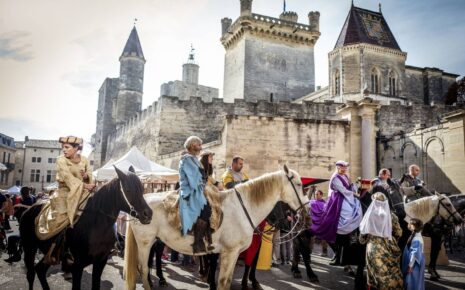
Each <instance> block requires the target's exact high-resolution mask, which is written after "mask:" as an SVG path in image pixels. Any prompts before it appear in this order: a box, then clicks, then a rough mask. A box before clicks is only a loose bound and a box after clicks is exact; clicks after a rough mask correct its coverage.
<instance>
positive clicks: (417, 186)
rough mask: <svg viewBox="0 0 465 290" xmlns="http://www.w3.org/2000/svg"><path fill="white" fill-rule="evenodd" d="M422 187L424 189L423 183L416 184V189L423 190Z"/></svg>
mask: <svg viewBox="0 0 465 290" xmlns="http://www.w3.org/2000/svg"><path fill="white" fill-rule="evenodd" d="M421 189H423V186H421V185H415V190H421Z"/></svg>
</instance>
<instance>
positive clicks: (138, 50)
mask: <svg viewBox="0 0 465 290" xmlns="http://www.w3.org/2000/svg"><path fill="white" fill-rule="evenodd" d="M124 56H137V57H140V58H144V53H143V52H142V46H141V45H140V41H139V35H137V30H136V27H135V26H134V28H133V29H132V30H131V34H130V35H129V38H128V41H127V42H126V45H125V46H124V50H123V53H122V54H121V57H124Z"/></svg>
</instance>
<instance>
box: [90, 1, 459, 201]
mask: <svg viewBox="0 0 465 290" xmlns="http://www.w3.org/2000/svg"><path fill="white" fill-rule="evenodd" d="M240 12H241V13H240V16H239V17H238V19H236V20H235V21H234V22H232V20H231V19H229V18H223V19H222V20H221V28H222V30H221V31H222V36H221V43H222V44H223V46H224V48H225V51H226V52H225V68H224V70H225V73H224V89H223V94H224V95H223V98H222V99H221V98H218V89H216V88H210V87H206V86H202V85H200V84H198V75H199V65H198V64H196V63H195V59H194V53H193V51H191V53H190V54H189V58H188V61H187V63H186V64H184V65H183V78H182V81H173V82H169V83H167V84H163V85H162V86H161V96H160V97H159V99H158V101H156V102H154V103H153V104H152V105H151V106H149V107H148V108H146V109H144V110H141V102H142V93H143V91H142V87H143V86H142V85H143V73H144V65H145V59H144V55H143V53H142V47H141V45H140V42H139V37H138V35H137V31H136V29H135V28H133V30H132V31H131V34H130V36H129V39H128V41H127V43H126V46H125V47H124V50H123V53H122V55H121V57H120V63H121V69H120V77H119V78H107V79H106V80H105V81H104V83H103V84H102V87H101V88H100V91H99V103H98V111H97V127H96V133H95V136H94V138H95V151H94V156H95V167H96V168H98V167H99V166H102V165H103V164H104V163H105V162H107V161H108V160H109V159H111V158H118V157H120V156H121V155H123V154H124V153H125V152H126V151H128V150H129V149H130V148H131V147H132V146H136V147H137V148H139V149H140V150H141V151H142V152H144V154H145V155H146V156H148V157H149V158H150V159H152V160H154V161H157V162H159V163H161V164H163V165H165V166H168V167H171V168H175V169H176V168H177V165H178V162H179V159H180V157H181V155H182V153H183V148H182V144H183V142H184V141H185V139H186V138H187V137H188V136H190V135H198V136H199V137H201V138H202V139H203V140H204V146H203V147H204V148H207V149H209V150H211V151H213V152H215V153H216V155H215V172H216V173H217V175H218V174H221V173H222V172H223V171H224V170H225V168H226V167H227V166H228V165H229V162H230V160H231V158H232V156H233V155H236V154H239V155H241V156H243V157H244V158H245V159H246V167H245V170H246V171H247V172H248V173H249V175H250V176H252V177H253V176H258V175H260V174H263V173H265V172H270V171H274V170H276V169H278V168H279V167H280V166H281V165H282V164H284V163H287V164H288V165H289V166H290V167H291V168H294V169H296V170H298V171H299V173H301V174H302V175H306V176H315V177H322V178H324V177H328V176H329V175H330V174H331V173H332V171H333V170H334V162H335V161H336V160H338V159H346V160H349V161H350V163H351V175H352V176H361V177H363V178H372V177H373V176H375V175H376V172H377V170H378V169H379V168H381V167H388V168H390V169H391V170H392V171H393V175H394V177H399V176H401V174H402V173H404V172H406V169H407V167H408V165H410V164H411V163H418V164H419V165H420V167H421V168H422V169H423V172H422V174H423V175H422V177H423V178H424V179H425V180H426V182H427V183H428V184H429V185H430V186H431V187H433V188H435V189H437V190H440V191H442V192H465V181H464V180H463V178H459V177H458V176H457V174H455V172H460V171H458V170H456V169H457V168H459V166H460V165H459V164H464V162H465V152H464V151H465V150H464V140H465V136H464V134H465V133H464V132H465V130H464V122H465V113H464V110H462V109H460V108H459V107H457V106H446V105H444V101H443V99H444V95H445V93H446V92H447V90H448V88H449V86H450V85H451V84H452V83H454V82H455V79H456V78H457V75H455V74H451V73H447V72H444V71H442V70H440V69H437V68H418V67H413V66H408V65H406V64H405V62H406V58H407V53H406V52H403V51H401V49H400V47H399V45H398V44H397V42H396V40H395V38H394V35H393V33H392V32H391V30H390V29H389V26H388V24H387V23H386V21H385V19H384V17H383V14H382V12H381V10H380V11H379V12H374V11H369V10H365V9H362V8H358V7H355V6H353V5H352V7H351V8H350V11H349V13H348V16H347V19H346V22H345V24H344V26H343V28H342V30H341V33H340V35H339V38H338V39H337V42H336V45H335V48H334V50H333V51H331V52H330V53H329V54H328V59H329V85H328V87H326V88H323V89H320V90H317V91H315V68H314V53H313V50H314V45H315V44H316V42H317V40H318V38H319V36H320V32H319V16H320V14H319V12H310V13H309V14H308V24H302V23H299V22H298V15H297V14H296V13H294V12H283V13H282V14H281V15H280V16H279V18H274V17H269V16H264V15H260V14H255V13H252V0H241V1H240Z"/></svg>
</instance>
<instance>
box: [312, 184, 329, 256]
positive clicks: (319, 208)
mask: <svg viewBox="0 0 465 290" xmlns="http://www.w3.org/2000/svg"><path fill="white" fill-rule="evenodd" d="M324 207H325V200H324V199H323V191H321V190H319V189H318V190H317V191H316V192H315V199H313V200H312V201H311V202H310V216H311V217H312V226H314V227H317V226H319V225H320V224H321V220H322V217H323V213H324ZM314 241H315V237H312V239H311V248H312V249H313V244H314ZM321 250H322V251H321V256H322V257H326V256H328V244H327V243H326V241H324V240H322V241H321Z"/></svg>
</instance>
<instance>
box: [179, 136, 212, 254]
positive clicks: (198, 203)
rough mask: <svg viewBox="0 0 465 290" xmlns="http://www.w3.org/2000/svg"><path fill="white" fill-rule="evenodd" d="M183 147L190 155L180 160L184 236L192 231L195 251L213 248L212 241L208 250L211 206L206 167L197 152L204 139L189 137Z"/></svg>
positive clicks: (181, 210) (181, 212) (200, 148)
mask: <svg viewBox="0 0 465 290" xmlns="http://www.w3.org/2000/svg"><path fill="white" fill-rule="evenodd" d="M184 148H186V150H187V154H185V155H184V156H183V157H182V158H181V161H180V162H179V186H180V191H179V194H180V199H179V211H180V215H181V225H182V234H183V236H185V235H186V234H187V233H188V232H189V231H190V230H193V232H194V243H193V244H192V249H193V252H194V254H195V253H201V252H205V251H207V250H208V251H212V250H213V246H212V245H211V243H210V242H209V245H208V247H207V249H206V248H205V242H204V237H205V238H206V239H207V241H211V232H210V231H209V227H210V224H209V221H210V216H211V208H210V206H209V204H208V202H207V199H206V198H205V194H204V188H205V180H206V178H205V177H204V174H205V170H204V169H203V166H202V165H201V164H200V162H199V160H198V155H199V154H200V151H201V150H202V140H201V139H200V138H199V137H197V136H190V137H189V138H187V140H186V142H185V143H184ZM207 235H210V236H207Z"/></svg>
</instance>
